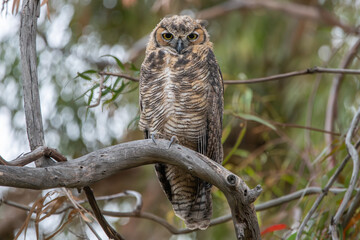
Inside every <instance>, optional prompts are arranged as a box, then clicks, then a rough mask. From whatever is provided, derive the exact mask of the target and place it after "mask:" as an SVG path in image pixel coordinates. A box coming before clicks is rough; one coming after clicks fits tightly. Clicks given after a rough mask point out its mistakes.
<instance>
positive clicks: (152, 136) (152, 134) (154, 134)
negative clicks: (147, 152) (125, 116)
mask: <svg viewBox="0 0 360 240" xmlns="http://www.w3.org/2000/svg"><path fill="white" fill-rule="evenodd" d="M150 136H151V140H152V141H153V143H154V144H155V145H157V144H156V140H155V136H156V133H151V135H150Z"/></svg>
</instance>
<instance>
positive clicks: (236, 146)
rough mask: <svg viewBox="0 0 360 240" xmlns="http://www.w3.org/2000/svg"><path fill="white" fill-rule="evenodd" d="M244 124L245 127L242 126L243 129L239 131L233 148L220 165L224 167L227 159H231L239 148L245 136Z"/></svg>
mask: <svg viewBox="0 0 360 240" xmlns="http://www.w3.org/2000/svg"><path fill="white" fill-rule="evenodd" d="M246 126H247V125H246V122H245V125H244V126H243V128H242V129H241V131H240V134H239V136H238V138H237V139H236V143H235V145H234V147H233V148H232V149H231V151H230V152H229V154H228V155H227V156H226V157H225V159H224V161H223V163H222V165H225V164H226V163H227V162H228V161H229V159H230V158H231V156H232V155H233V154H234V153H235V152H236V150H237V149H238V147H239V146H240V144H241V142H242V140H243V138H244V136H245V133H246Z"/></svg>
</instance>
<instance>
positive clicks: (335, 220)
mask: <svg viewBox="0 0 360 240" xmlns="http://www.w3.org/2000/svg"><path fill="white" fill-rule="evenodd" d="M359 120H360V107H359V109H358V111H357V112H356V114H355V116H354V118H353V120H352V122H351V125H350V128H349V130H348V132H347V134H346V138H345V144H346V148H347V150H348V152H349V155H350V156H351V158H352V160H353V171H352V174H351V179H350V183H349V187H348V190H347V191H346V193H345V196H344V198H343V200H342V201H341V204H340V207H339V208H338V210H337V212H336V214H335V216H334V217H333V219H332V221H331V223H330V226H329V228H330V232H331V235H332V236H333V239H338V236H337V231H336V226H337V224H338V223H339V221H340V218H341V217H342V215H343V213H344V211H345V209H346V207H347V205H348V203H349V201H350V199H351V195H352V193H353V190H354V188H355V184H356V182H357V180H358V176H359V155H358V153H357V151H356V148H355V147H354V145H352V143H351V139H352V137H353V134H354V131H355V128H356V127H357V125H358V123H359Z"/></svg>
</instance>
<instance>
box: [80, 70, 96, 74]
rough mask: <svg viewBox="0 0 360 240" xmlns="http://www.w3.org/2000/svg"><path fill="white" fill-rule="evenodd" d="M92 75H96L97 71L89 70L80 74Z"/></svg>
mask: <svg viewBox="0 0 360 240" xmlns="http://www.w3.org/2000/svg"><path fill="white" fill-rule="evenodd" d="M94 73H97V71H96V70H93V69H89V70H86V71H84V72H82V74H94Z"/></svg>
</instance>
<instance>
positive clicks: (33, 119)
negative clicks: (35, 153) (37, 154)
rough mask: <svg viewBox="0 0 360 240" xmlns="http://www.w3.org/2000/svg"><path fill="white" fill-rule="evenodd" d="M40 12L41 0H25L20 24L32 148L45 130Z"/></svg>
mask: <svg viewBox="0 0 360 240" xmlns="http://www.w3.org/2000/svg"><path fill="white" fill-rule="evenodd" d="M39 14H40V2H39V0H24V1H23V5H22V12H21V25H20V40H19V41H20V53H21V70H22V71H21V72H22V76H23V89H24V108H25V116H26V132H27V135H28V139H29V143H30V149H31V150H34V149H35V148H37V147H39V146H43V145H44V143H45V140H44V130H43V124H42V117H41V108H40V97H39V88H38V78H37V66H36V62H37V56H36V29H37V18H38V16H39ZM51 162H52V161H51V160H50V159H49V158H45V157H43V158H40V159H38V160H37V161H36V162H35V164H36V166H43V165H49V164H50V163H51Z"/></svg>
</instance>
